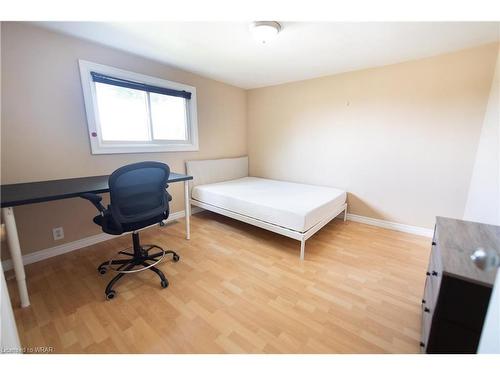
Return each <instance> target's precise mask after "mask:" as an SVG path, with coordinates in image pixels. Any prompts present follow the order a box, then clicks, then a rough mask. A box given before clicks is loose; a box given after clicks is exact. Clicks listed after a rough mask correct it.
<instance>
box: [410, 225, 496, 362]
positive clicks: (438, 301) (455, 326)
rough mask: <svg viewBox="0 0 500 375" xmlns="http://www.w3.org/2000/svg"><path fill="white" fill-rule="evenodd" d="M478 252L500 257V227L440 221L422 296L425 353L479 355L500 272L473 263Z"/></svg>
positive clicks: (422, 348)
mask: <svg viewBox="0 0 500 375" xmlns="http://www.w3.org/2000/svg"><path fill="white" fill-rule="evenodd" d="M478 248H483V249H490V250H494V251H496V252H497V254H500V227H498V226H494V225H487V224H480V223H474V222H469V221H463V220H456V219H449V218H444V217H437V218H436V226H435V229H434V237H433V240H432V250H431V255H430V259H429V266H428V269H427V273H426V274H427V277H426V281H425V288H424V293H423V298H422V336H421V342H420V347H421V351H422V352H423V353H476V351H477V347H478V345H479V339H480V337H481V331H482V328H483V323H484V319H485V316H486V311H487V309H488V303H489V300H490V295H491V291H492V288H493V284H494V282H495V276H496V272H497V271H496V269H492V270H480V269H479V268H478V267H476V265H475V264H474V263H473V262H472V260H471V258H470V256H471V254H472V253H473V252H474V251H475V250H477V249H478Z"/></svg>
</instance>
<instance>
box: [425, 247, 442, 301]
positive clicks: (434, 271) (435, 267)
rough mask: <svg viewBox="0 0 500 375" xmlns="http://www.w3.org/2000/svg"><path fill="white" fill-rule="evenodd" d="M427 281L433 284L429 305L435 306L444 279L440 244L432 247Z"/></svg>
mask: <svg viewBox="0 0 500 375" xmlns="http://www.w3.org/2000/svg"><path fill="white" fill-rule="evenodd" d="M427 279H428V280H429V282H430V284H431V287H430V288H431V291H432V294H431V298H429V304H431V305H432V306H435V305H436V300H437V298H438V295H439V290H440V288H441V280H442V279H443V266H442V263H441V254H440V251H439V244H435V245H434V243H433V245H432V251H431V256H430V260H429V268H428V269H427Z"/></svg>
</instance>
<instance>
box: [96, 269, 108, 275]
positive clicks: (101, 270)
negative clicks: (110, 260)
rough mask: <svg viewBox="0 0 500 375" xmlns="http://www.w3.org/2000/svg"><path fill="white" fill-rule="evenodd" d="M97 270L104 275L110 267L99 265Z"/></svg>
mask: <svg viewBox="0 0 500 375" xmlns="http://www.w3.org/2000/svg"><path fill="white" fill-rule="evenodd" d="M97 272H99V273H100V274H101V275H104V274H105V273H106V272H108V269H107V268H106V267H99V268H98V269H97Z"/></svg>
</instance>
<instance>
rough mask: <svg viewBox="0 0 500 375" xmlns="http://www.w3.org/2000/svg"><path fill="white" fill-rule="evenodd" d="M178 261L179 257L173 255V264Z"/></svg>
mask: <svg viewBox="0 0 500 375" xmlns="http://www.w3.org/2000/svg"><path fill="white" fill-rule="evenodd" d="M179 259H181V257H180V256H178V255H177V254H174V256H173V260H174V262H178V261H179Z"/></svg>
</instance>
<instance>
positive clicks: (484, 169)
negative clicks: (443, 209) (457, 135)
mask: <svg viewBox="0 0 500 375" xmlns="http://www.w3.org/2000/svg"><path fill="white" fill-rule="evenodd" d="M497 56H498V57H497V63H496V69H495V76H494V79H493V84H492V85H491V90H490V95H489V100H488V106H487V109H486V114H485V116H484V121H483V126H482V130H481V136H480V138H479V146H478V149H477V153H476V159H475V160H476V161H475V164H474V169H473V172H472V178H471V183H470V187H469V194H468V197H467V204H466V206H465V213H464V219H465V220H471V221H479V222H482V223H488V224H496V225H500V49H499V50H498V54H497Z"/></svg>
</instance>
